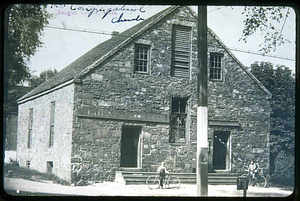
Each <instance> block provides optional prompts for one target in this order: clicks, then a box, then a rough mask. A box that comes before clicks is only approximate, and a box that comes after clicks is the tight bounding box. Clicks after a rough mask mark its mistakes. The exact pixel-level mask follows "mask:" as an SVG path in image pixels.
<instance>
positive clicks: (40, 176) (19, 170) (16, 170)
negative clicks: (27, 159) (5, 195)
mask: <svg viewBox="0 0 300 201" xmlns="http://www.w3.org/2000/svg"><path fill="white" fill-rule="evenodd" d="M9 170H12V171H13V176H14V177H15V178H22V179H28V180H35V181H40V180H46V181H53V182H54V183H58V184H62V185H70V182H69V181H67V180H64V179H61V178H59V177H57V176H56V175H54V174H52V173H42V172H39V171H37V170H33V169H29V168H25V167H19V164H18V163H10V164H5V166H4V176H8V171H9Z"/></svg>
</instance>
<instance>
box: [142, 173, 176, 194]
mask: <svg viewBox="0 0 300 201" xmlns="http://www.w3.org/2000/svg"><path fill="white" fill-rule="evenodd" d="M146 185H147V186H148V188H149V189H151V190H152V189H158V188H159V187H160V180H159V174H156V176H149V177H148V178H147V180H146ZM163 186H165V188H167V189H173V188H175V189H178V188H179V187H180V180H179V178H178V177H176V176H172V175H170V174H168V175H167V176H166V178H165V180H164V184H163Z"/></svg>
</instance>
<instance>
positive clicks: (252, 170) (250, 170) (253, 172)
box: [248, 161, 259, 185]
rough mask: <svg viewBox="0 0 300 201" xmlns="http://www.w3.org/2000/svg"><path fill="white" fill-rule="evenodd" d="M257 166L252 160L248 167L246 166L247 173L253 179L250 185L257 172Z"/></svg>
mask: <svg viewBox="0 0 300 201" xmlns="http://www.w3.org/2000/svg"><path fill="white" fill-rule="evenodd" d="M258 168H259V165H258V163H254V162H253V161H251V162H250V165H249V168H248V174H249V175H250V177H251V179H252V180H253V184H252V185H254V180H255V177H256V176H257V174H258Z"/></svg>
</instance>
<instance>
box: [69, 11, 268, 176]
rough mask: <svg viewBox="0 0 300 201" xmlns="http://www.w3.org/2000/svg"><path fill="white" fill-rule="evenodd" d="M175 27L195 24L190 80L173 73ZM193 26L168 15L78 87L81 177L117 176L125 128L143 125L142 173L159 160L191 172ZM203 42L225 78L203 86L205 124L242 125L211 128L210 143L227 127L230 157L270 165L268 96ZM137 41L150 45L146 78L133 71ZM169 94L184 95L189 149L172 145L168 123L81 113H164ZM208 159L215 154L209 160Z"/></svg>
mask: <svg viewBox="0 0 300 201" xmlns="http://www.w3.org/2000/svg"><path fill="white" fill-rule="evenodd" d="M172 24H182V25H187V26H191V27H193V29H192V59H191V72H192V74H191V79H182V78H175V77H171V76H170V70H171V46H172V40H171V39H172V38H171V37H172ZM196 24H197V23H196V21H195V19H194V18H193V17H192V16H191V14H190V13H189V11H188V10H187V9H186V8H180V12H178V13H177V12H176V13H175V14H172V15H169V16H168V17H166V18H165V19H164V20H163V21H162V22H160V23H158V24H156V25H155V26H153V27H152V28H150V29H149V30H147V31H146V32H145V33H143V34H142V35H141V36H140V37H139V38H138V39H136V40H134V41H132V42H131V43H130V44H128V45H126V46H125V47H124V48H122V49H121V50H120V51H119V52H117V53H116V54H115V55H114V56H113V57H111V58H110V59H108V60H107V61H106V62H105V63H103V64H101V66H98V67H97V68H95V69H94V70H92V71H91V72H90V73H88V74H87V75H85V76H83V77H82V78H81V80H80V81H79V82H78V83H76V85H75V97H74V100H75V110H74V123H73V135H72V136H73V137H72V139H73V140H72V160H71V162H72V164H73V166H81V167H82V172H81V174H82V175H83V176H84V177H86V178H87V179H89V180H94V181H100V180H112V179H113V178H114V175H115V173H114V171H115V170H117V169H118V168H119V167H120V141H121V140H120V139H121V131H122V125H139V126H142V133H141V147H142V150H141V152H142V165H141V167H142V168H145V169H147V170H148V171H155V170H156V168H157V167H158V166H159V164H160V162H161V161H165V162H166V165H167V167H168V168H169V169H170V170H171V171H172V172H192V168H193V163H194V161H193V159H194V158H195V153H196V144H195V142H196V111H197V102H196V94H197V93H196V88H197V86H196V85H197V82H196V78H197V74H196V73H197V32H196ZM208 39H209V48H208V53H209V52H222V53H224V59H225V62H224V67H225V69H224V72H225V74H224V81H223V82H212V81H209V83H208V104H209V106H208V109H209V110H208V115H209V120H226V121H238V122H240V125H241V126H240V127H239V128H228V127H225V128H224V127H220V128H219V127H210V128H209V133H208V134H209V139H210V140H212V139H213V131H214V130H226V129H227V130H229V131H230V132H231V140H232V147H233V148H232V153H235V152H237V153H239V154H240V155H239V156H240V158H242V159H243V160H244V161H246V162H248V159H250V158H258V157H259V158H258V159H259V160H260V161H262V162H264V163H267V161H268V147H267V142H268V130H269V127H268V125H269V103H268V101H267V99H266V94H265V93H264V92H263V91H262V90H261V89H260V88H259V87H258V85H257V84H255V83H254V82H253V81H252V80H251V79H250V78H249V77H248V75H246V74H245V73H244V71H243V70H242V69H241V68H240V67H239V66H238V64H237V63H236V62H235V61H234V59H233V58H231V57H230V55H228V54H227V52H226V51H225V50H224V49H222V48H220V45H219V44H218V43H216V42H215V41H214V38H212V36H211V35H209V36H208ZM140 42H141V43H143V42H145V43H147V44H150V45H151V50H150V53H151V56H150V58H151V61H150V73H149V74H148V75H143V74H135V73H134V69H133V68H134V47H135V43H140ZM208 56H209V54H208ZM208 61H209V59H208ZM171 95H174V96H181V97H189V108H190V109H189V118H190V129H189V141H188V143H187V144H171V143H169V140H168V139H169V137H168V136H169V125H168V124H166V123H159V122H156V123H154V122H152V123H151V122H139V121H130V120H114V119H103V118H99V117H97V118H94V117H93V118H87V117H82V116H81V117H80V116H79V110H80V109H82V108H96V109H95V110H101V111H105V112H107V113H109V112H110V111H118V112H119V113H122V114H124V113H128V112H131V113H136V114H137V115H144V114H162V115H168V114H169V113H170V96H171ZM249 140H250V141H249ZM249 142H251V143H252V142H253V143H254V144H250V143H249ZM262 150H263V152H262ZM211 151H213V150H212V149H211ZM255 152H256V153H255ZM211 157H212V152H211V154H210V162H211ZM236 160H237V159H236V158H234V157H232V170H233V171H237V170H242V165H240V164H239V163H238V162H236Z"/></svg>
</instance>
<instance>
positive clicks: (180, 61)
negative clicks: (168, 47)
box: [171, 25, 191, 78]
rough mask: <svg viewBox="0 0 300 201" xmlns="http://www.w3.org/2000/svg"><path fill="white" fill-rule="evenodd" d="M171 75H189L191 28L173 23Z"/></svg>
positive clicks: (185, 76)
mask: <svg viewBox="0 0 300 201" xmlns="http://www.w3.org/2000/svg"><path fill="white" fill-rule="evenodd" d="M172 40H173V41H172V68H171V76H174V77H183V78H189V77H190V68H189V66H190V52H191V28H190V27H185V26H179V25H174V26H173V31H172Z"/></svg>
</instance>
